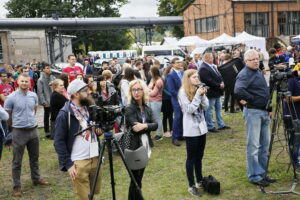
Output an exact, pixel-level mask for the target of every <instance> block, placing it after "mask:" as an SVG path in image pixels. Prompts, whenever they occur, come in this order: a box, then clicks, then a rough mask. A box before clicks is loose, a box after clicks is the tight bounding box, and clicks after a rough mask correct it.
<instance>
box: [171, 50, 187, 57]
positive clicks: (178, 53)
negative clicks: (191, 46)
mask: <svg viewBox="0 0 300 200" xmlns="http://www.w3.org/2000/svg"><path fill="white" fill-rule="evenodd" d="M173 53H174V56H181V57H183V58H184V57H185V54H184V53H183V52H182V51H181V50H179V49H177V50H174V51H173Z"/></svg>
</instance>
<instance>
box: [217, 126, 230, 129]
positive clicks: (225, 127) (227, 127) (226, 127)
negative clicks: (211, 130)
mask: <svg viewBox="0 0 300 200" xmlns="http://www.w3.org/2000/svg"><path fill="white" fill-rule="evenodd" d="M225 129H231V128H230V127H229V126H226V125H225V126H223V127H221V128H218V130H225Z"/></svg>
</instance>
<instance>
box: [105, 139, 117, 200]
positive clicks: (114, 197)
mask: <svg viewBox="0 0 300 200" xmlns="http://www.w3.org/2000/svg"><path fill="white" fill-rule="evenodd" d="M107 149H108V159H109V171H110V181H111V191H112V196H113V200H115V199H116V191H115V178H114V167H113V158H112V149H111V139H108V142H107Z"/></svg>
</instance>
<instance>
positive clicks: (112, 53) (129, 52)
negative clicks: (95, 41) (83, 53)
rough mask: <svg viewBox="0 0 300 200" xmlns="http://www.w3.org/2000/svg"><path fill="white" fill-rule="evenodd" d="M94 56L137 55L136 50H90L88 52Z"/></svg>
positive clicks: (123, 56)
mask: <svg viewBox="0 0 300 200" xmlns="http://www.w3.org/2000/svg"><path fill="white" fill-rule="evenodd" d="M88 53H89V54H91V55H92V56H96V55H97V54H98V56H100V58H101V59H112V58H113V57H116V58H124V59H125V58H133V57H137V51H136V50H114V51H90V52H88Z"/></svg>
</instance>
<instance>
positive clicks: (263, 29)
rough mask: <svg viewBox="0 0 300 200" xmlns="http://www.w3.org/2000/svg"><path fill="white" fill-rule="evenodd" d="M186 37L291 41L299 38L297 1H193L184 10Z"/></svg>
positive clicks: (299, 7) (299, 23)
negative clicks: (244, 36) (247, 36)
mask: <svg viewBox="0 0 300 200" xmlns="http://www.w3.org/2000/svg"><path fill="white" fill-rule="evenodd" d="M183 17H184V33H185V36H190V35H198V36H199V37H201V38H203V39H212V38H215V37H217V36H219V35H221V34H222V33H227V34H229V35H231V36H235V35H237V34H238V33H241V32H243V31H246V32H247V33H249V34H252V35H256V36H263V37H267V38H280V39H282V40H283V41H285V42H288V41H289V37H290V36H292V35H298V34H300V4H299V3H297V1H296V0H256V1H249V0H193V1H190V2H189V3H188V4H187V5H186V6H185V7H184V8H183Z"/></svg>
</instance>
